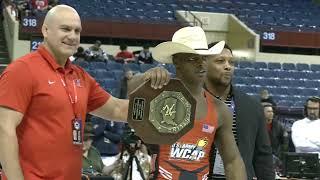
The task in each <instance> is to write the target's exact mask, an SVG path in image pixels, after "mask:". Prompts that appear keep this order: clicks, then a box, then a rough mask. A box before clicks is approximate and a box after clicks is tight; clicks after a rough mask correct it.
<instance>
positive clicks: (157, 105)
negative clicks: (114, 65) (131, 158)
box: [128, 79, 196, 144]
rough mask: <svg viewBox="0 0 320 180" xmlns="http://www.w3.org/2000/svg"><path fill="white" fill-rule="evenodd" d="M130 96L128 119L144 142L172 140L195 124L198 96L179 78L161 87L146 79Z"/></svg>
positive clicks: (179, 136)
mask: <svg viewBox="0 0 320 180" xmlns="http://www.w3.org/2000/svg"><path fill="white" fill-rule="evenodd" d="M129 100H130V101H129V112H128V123H129V125H130V127H131V128H133V129H134V130H135V132H136V135H137V136H139V137H140V138H141V139H142V140H143V141H144V142H145V143H149V144H173V143H175V142H176V141H177V140H178V139H180V138H181V137H182V136H183V135H184V134H186V133H187V132H188V131H189V130H191V129H192V128H193V124H194V119H195V110H196V100H195V99H194V98H193V96H192V95H191V93H190V92H189V91H188V89H187V88H186V87H185V86H184V85H183V83H182V82H181V81H180V80H178V79H171V80H170V81H169V83H168V84H167V85H166V86H164V87H163V88H161V89H153V88H151V82H150V81H147V82H145V83H144V84H142V85H140V86H139V87H138V88H137V89H136V90H134V91H133V92H132V93H131V94H130V95H129Z"/></svg>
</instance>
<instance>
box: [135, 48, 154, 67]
mask: <svg viewBox="0 0 320 180" xmlns="http://www.w3.org/2000/svg"><path fill="white" fill-rule="evenodd" d="M138 61H139V63H140V64H152V63H153V58H152V54H151V52H150V50H149V46H148V45H143V50H142V51H140V53H139V56H138Z"/></svg>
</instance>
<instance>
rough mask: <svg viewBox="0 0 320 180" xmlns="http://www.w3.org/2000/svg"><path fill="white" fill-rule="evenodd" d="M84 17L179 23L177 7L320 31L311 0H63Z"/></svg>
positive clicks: (259, 24) (254, 24) (260, 26)
mask: <svg viewBox="0 0 320 180" xmlns="http://www.w3.org/2000/svg"><path fill="white" fill-rule="evenodd" d="M60 2H61V3H63V4H70V5H72V6H74V7H75V8H76V9H77V10H78V12H79V13H80V15H81V16H82V17H83V18H89V19H90V18H94V19H112V20H125V21H141V22H144V23H148V22H149V23H150V22H152V23H155V22H156V23H177V21H176V19H175V16H174V12H175V11H177V10H190V11H203V12H218V13H230V14H234V15H236V16H237V17H238V18H239V19H240V20H242V21H244V22H245V23H246V24H247V25H249V26H250V27H251V28H253V29H255V30H257V31H259V30H265V29H271V28H272V29H278V30H282V31H300V30H302V31H319V30H320V20H319V19H320V18H319V17H318V16H319V13H318V12H319V10H320V8H319V6H318V5H316V4H315V3H313V2H312V0H281V1H278V0H269V1H265V0H254V1H252V0H207V1H203V0H192V1H191V0H161V1H153V0H106V1H104V0H93V1H87V0H60Z"/></svg>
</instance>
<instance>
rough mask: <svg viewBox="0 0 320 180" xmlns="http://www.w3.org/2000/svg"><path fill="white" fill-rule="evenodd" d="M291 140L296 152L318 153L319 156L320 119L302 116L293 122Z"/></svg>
mask: <svg viewBox="0 0 320 180" xmlns="http://www.w3.org/2000/svg"><path fill="white" fill-rule="evenodd" d="M291 132H292V135H291V136H292V141H293V144H294V146H295V148H296V152H298V153H318V154H319V157H320V119H317V120H310V119H308V118H304V119H302V120H298V121H296V122H294V123H293V125H292V128H291Z"/></svg>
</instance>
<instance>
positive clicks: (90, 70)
mask: <svg viewBox="0 0 320 180" xmlns="http://www.w3.org/2000/svg"><path fill="white" fill-rule="evenodd" d="M86 71H87V73H89V74H90V75H91V76H92V77H95V75H96V74H95V72H96V71H95V70H92V69H88V70H86Z"/></svg>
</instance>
